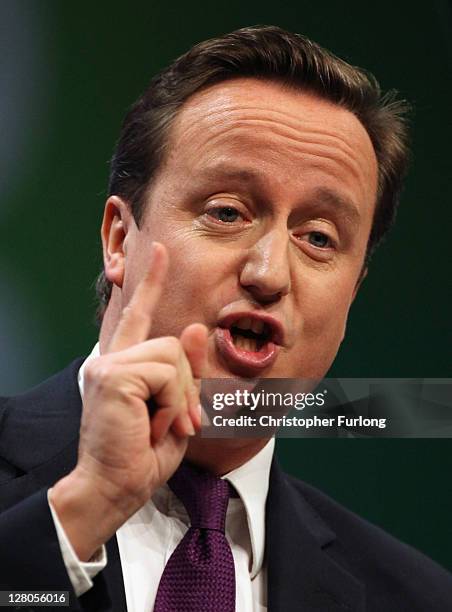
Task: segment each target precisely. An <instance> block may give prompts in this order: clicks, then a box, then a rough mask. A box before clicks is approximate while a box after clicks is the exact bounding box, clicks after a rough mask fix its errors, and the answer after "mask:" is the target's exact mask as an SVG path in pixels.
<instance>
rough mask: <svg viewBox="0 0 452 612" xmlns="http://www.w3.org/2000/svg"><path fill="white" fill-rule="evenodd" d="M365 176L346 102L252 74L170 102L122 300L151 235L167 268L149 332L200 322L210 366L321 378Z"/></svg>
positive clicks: (365, 213) (372, 179)
mask: <svg viewBox="0 0 452 612" xmlns="http://www.w3.org/2000/svg"><path fill="white" fill-rule="evenodd" d="M376 188H377V162H376V158H375V153H374V150H373V147H372V144H371V141H370V138H369V136H368V134H367V132H366V131H365V129H364V128H363V126H362V125H361V123H360V122H359V121H358V119H356V117H354V115H352V114H351V113H350V112H349V111H347V110H344V109H341V108H340V107H338V106H336V105H333V104H332V103H329V102H327V101H325V100H322V99H321V98H318V97H317V96H315V95H313V94H308V93H301V92H297V91H292V90H288V89H284V88H282V87H281V86H280V85H278V84H275V83H270V82H261V81H257V80H254V79H238V80H235V81H231V82H226V83H220V84H218V85H215V86H212V87H210V88H209V89H207V90H205V91H202V92H200V93H198V94H196V95H194V96H193V97H192V98H191V99H190V100H189V101H188V102H187V103H186V104H185V106H184V107H183V109H182V110H181V112H180V113H179V115H178V117H177V119H176V121H175V123H174V125H173V127H172V130H171V134H170V140H169V148H168V155H167V158H166V161H165V163H164V164H163V166H162V168H161V169H160V171H159V173H158V175H157V177H156V180H155V181H154V184H153V187H152V189H151V191H150V193H149V196H148V202H147V206H146V210H145V214H144V216H143V220H142V224H141V228H140V229H139V230H138V228H137V227H136V226H135V225H134V224H133V223H132V224H131V226H130V229H129V231H128V233H127V237H126V239H125V243H124V252H125V273H124V279H123V284H122V305H125V304H127V303H128V301H129V300H130V297H131V295H132V293H133V290H134V288H135V287H136V286H137V283H138V282H139V281H140V280H141V278H142V277H143V275H144V274H145V272H146V270H147V268H148V266H149V260H150V257H149V254H150V247H151V244H152V241H153V240H158V241H160V242H162V243H164V244H165V245H166V247H167V249H168V252H169V257H170V268H169V274H168V278H167V282H166V286H165V290H164V294H163V297H162V299H161V302H160V304H159V307H158V309H157V312H156V314H155V317H154V319H153V328H152V336H153V337H155V336H163V335H175V336H179V335H180V333H181V331H182V330H183V329H184V327H185V326H187V325H188V324H190V323H194V322H200V323H204V324H205V325H206V326H207V328H208V330H209V353H208V357H209V367H208V373H207V377H210V378H222V377H225V376H231V375H237V376H243V377H293V378H298V377H305V378H319V377H322V376H323V375H324V374H325V373H326V372H327V370H328V369H329V367H330V365H331V363H332V362H333V360H334V357H335V355H336V353H337V350H338V348H339V345H340V343H341V341H342V339H343V337H344V333H345V326H346V320H347V315H348V311H349V308H350V305H351V303H352V300H353V297H354V294H355V291H356V288H357V283H358V280H359V278H360V273H361V270H362V267H363V262H364V256H365V251H366V245H367V241H368V237H369V232H370V229H371V224H372V217H373V212H374V207H375V198H376ZM245 328H248V330H246V329H245ZM253 328H254V329H253Z"/></svg>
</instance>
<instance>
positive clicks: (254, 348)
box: [229, 317, 272, 353]
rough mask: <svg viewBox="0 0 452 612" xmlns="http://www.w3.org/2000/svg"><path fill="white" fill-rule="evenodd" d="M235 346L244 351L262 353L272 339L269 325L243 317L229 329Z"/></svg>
mask: <svg viewBox="0 0 452 612" xmlns="http://www.w3.org/2000/svg"><path fill="white" fill-rule="evenodd" d="M229 331H230V333H231V338H232V342H233V343H234V346H235V347H236V348H238V349H241V350H243V351H249V352H251V353H256V352H259V351H261V350H262V349H263V348H264V347H265V345H266V344H267V343H268V342H269V341H270V340H271V338H272V330H271V328H270V326H269V325H267V323H264V321H259V320H256V319H251V318H250V317H242V318H240V319H238V320H237V321H235V322H234V324H233V325H231V327H230V329H229Z"/></svg>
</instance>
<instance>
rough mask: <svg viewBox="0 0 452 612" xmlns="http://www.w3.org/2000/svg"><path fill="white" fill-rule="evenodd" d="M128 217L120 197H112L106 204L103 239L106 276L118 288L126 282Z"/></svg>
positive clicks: (102, 231) (102, 230)
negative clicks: (125, 245)
mask: <svg viewBox="0 0 452 612" xmlns="http://www.w3.org/2000/svg"><path fill="white" fill-rule="evenodd" d="M128 217H129V211H128V207H127V205H126V203H125V202H124V201H123V200H122V199H121V198H119V197H118V196H110V197H109V198H108V200H107V202H106V204H105V210H104V218H103V221H102V228H101V237H102V248H103V256H104V270H105V276H106V277H107V279H108V280H109V281H110V282H112V283H113V284H114V285H116V286H118V287H122V284H123V282H124V270H125V249H124V244H125V238H126V236H127V227H128Z"/></svg>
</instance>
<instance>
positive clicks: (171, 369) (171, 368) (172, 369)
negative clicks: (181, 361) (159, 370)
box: [164, 363, 178, 383]
mask: <svg viewBox="0 0 452 612" xmlns="http://www.w3.org/2000/svg"><path fill="white" fill-rule="evenodd" d="M164 367H165V373H166V378H167V380H168V381H169V382H172V383H174V382H176V381H177V379H178V373H177V368H176V366H175V365H172V364H171V363H166V364H164Z"/></svg>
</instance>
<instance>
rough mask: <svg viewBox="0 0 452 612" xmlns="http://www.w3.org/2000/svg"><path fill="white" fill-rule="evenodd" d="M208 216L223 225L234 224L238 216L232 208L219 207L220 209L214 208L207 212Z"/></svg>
mask: <svg viewBox="0 0 452 612" xmlns="http://www.w3.org/2000/svg"><path fill="white" fill-rule="evenodd" d="M209 215H211V216H212V217H215V219H218V221H222V222H223V223H234V221H237V219H238V217H239V216H240V213H239V211H238V210H237V209H236V208H233V207H232V206H221V208H214V209H212V210H209Z"/></svg>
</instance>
